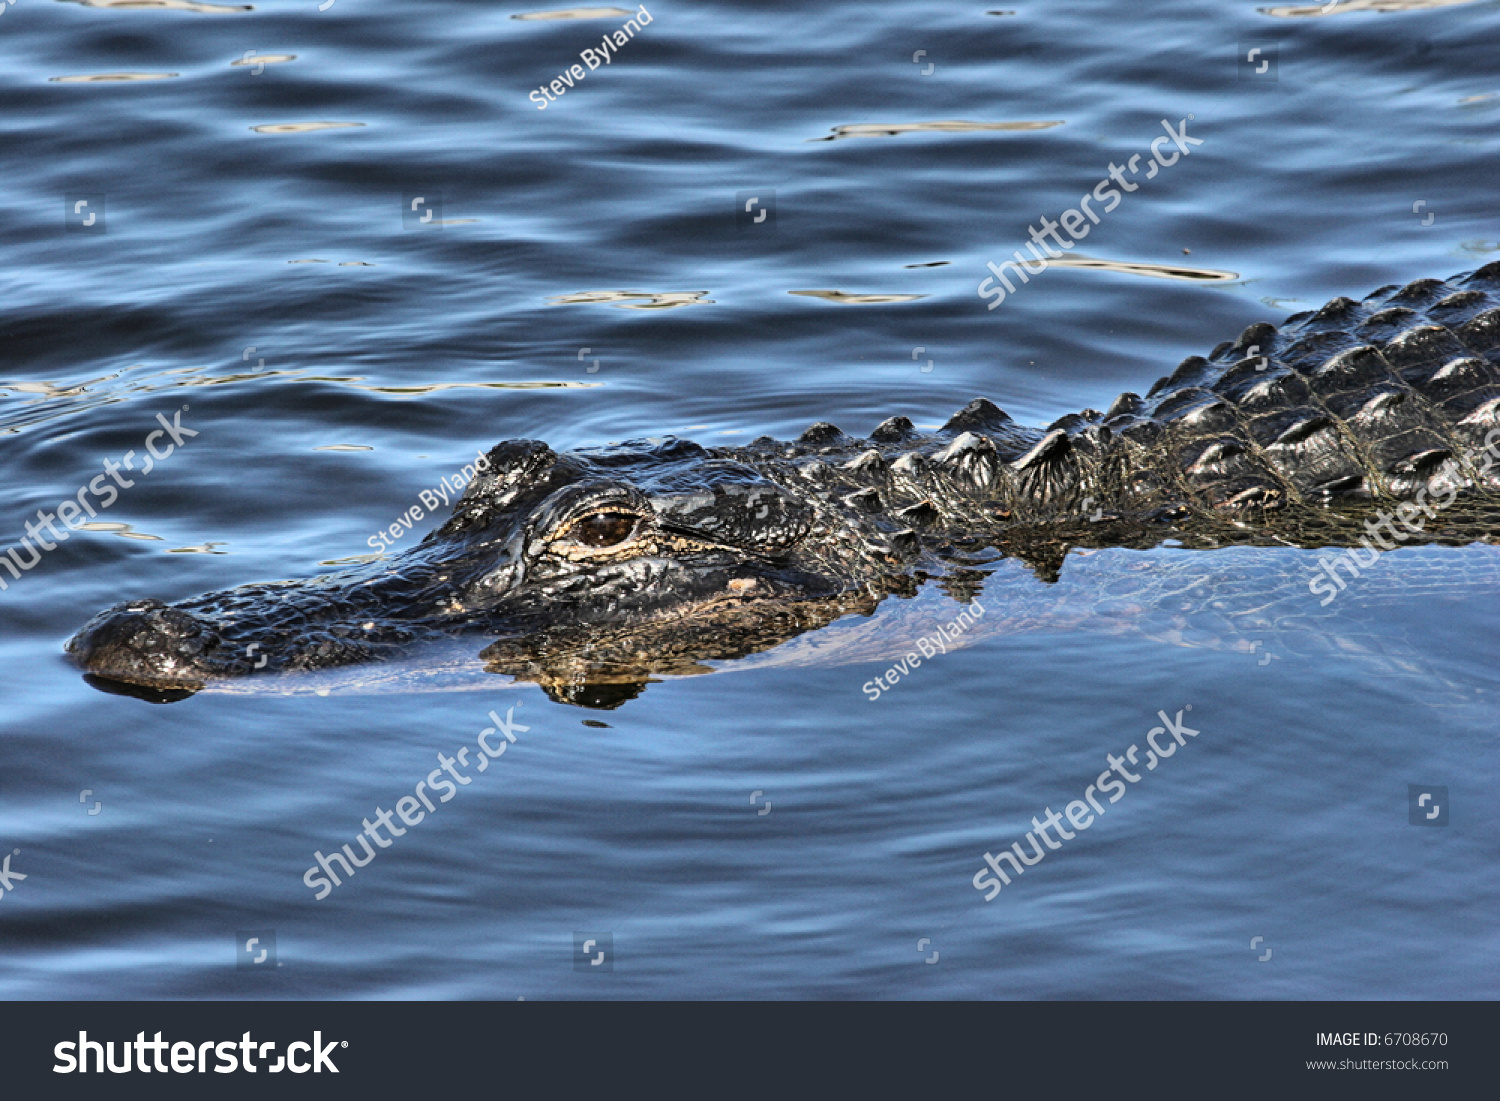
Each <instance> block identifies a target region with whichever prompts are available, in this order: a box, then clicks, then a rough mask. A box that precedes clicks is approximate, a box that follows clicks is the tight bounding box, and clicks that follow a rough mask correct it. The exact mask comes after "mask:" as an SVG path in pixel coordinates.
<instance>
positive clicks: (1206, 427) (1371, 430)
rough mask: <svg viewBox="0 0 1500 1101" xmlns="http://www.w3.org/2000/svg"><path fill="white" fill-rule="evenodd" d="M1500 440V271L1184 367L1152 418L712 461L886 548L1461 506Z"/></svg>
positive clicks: (771, 443)
mask: <svg viewBox="0 0 1500 1101" xmlns="http://www.w3.org/2000/svg"><path fill="white" fill-rule="evenodd" d="M1496 427H1500V262H1496V263H1492V264H1489V265H1487V266H1486V267H1484V268H1481V269H1479V270H1478V271H1475V272H1471V273H1464V274H1461V275H1458V276H1455V277H1453V278H1452V279H1448V280H1438V279H1419V280H1416V281H1415V282H1412V283H1409V284H1407V285H1405V286H1401V287H1398V286H1394V285H1392V286H1387V287H1382V288H1380V289H1379V290H1376V291H1375V292H1373V293H1372V294H1370V295H1368V296H1367V297H1365V298H1364V299H1363V300H1361V301H1355V300H1353V299H1350V298H1342V297H1341V298H1335V299H1333V300H1332V301H1330V302H1328V303H1327V304H1325V305H1324V306H1323V307H1322V308H1320V309H1318V310H1315V311H1306V312H1303V313H1298V314H1294V315H1292V316H1291V317H1289V318H1287V320H1286V321H1285V322H1284V323H1283V324H1282V325H1281V326H1280V327H1277V326H1274V325H1270V324H1267V323H1264V322H1262V323H1257V324H1254V325H1251V326H1249V327H1248V328H1247V329H1245V330H1244V332H1242V333H1241V334H1240V335H1239V336H1238V337H1237V338H1235V339H1234V340H1231V341H1225V342H1223V343H1222V344H1220V345H1219V346H1218V347H1216V348H1214V349H1213V351H1212V352H1211V353H1210V354H1209V355H1208V356H1206V357H1204V356H1196V355H1195V356H1189V357H1188V358H1186V359H1184V360H1183V361H1182V362H1181V363H1180V364H1179V365H1178V366H1177V368H1176V369H1175V370H1174V371H1173V372H1172V373H1171V374H1170V375H1168V376H1165V377H1163V378H1161V379H1159V380H1158V381H1157V382H1156V383H1155V384H1154V385H1153V386H1152V387H1151V388H1150V390H1149V391H1148V392H1147V394H1146V396H1145V397H1144V398H1142V397H1140V396H1139V395H1137V394H1134V393H1130V392H1127V393H1124V394H1121V395H1120V396H1119V397H1118V398H1117V399H1116V400H1115V401H1114V402H1113V403H1112V404H1111V405H1110V407H1109V409H1108V410H1107V411H1105V412H1103V413H1100V412H1098V411H1096V410H1091V409H1086V410H1083V411H1082V412H1079V413H1070V414H1068V415H1066V416H1064V417H1061V418H1059V419H1058V420H1057V421H1054V422H1053V423H1052V424H1051V425H1049V426H1047V427H1046V428H1045V429H1039V428H1032V427H1026V426H1023V425H1019V424H1017V423H1016V422H1015V421H1014V420H1013V419H1012V418H1011V417H1009V416H1008V415H1007V414H1006V413H1005V412H1004V411H1003V410H1001V409H1000V408H998V407H997V406H996V405H994V404H993V403H992V402H990V401H988V400H986V399H984V398H978V399H975V400H974V401H972V402H970V403H969V405H967V406H965V407H964V408H963V409H961V410H959V411H958V412H956V413H955V414H954V415H953V416H952V417H950V418H949V419H948V421H947V422H946V423H945V424H944V425H943V426H942V427H941V428H940V429H938V430H937V431H935V432H924V431H921V430H919V429H917V428H916V427H915V426H914V425H913V423H912V421H911V420H910V419H909V418H907V417H905V416H901V415H896V416H892V417H890V418H889V419H887V420H885V421H884V422H882V423H881V424H880V425H878V426H877V427H876V428H875V429H874V430H872V431H871V432H870V434H869V436H868V437H865V438H859V437H854V436H850V435H848V434H846V433H844V432H843V431H841V430H840V429H838V428H836V427H835V426H833V425H831V424H827V423H821V422H820V423H818V424H814V425H812V426H810V427H809V428H808V429H807V430H806V431H805V432H804V433H803V434H802V435H801V436H800V437H799V438H798V439H797V440H795V441H794V442H791V443H786V442H782V441H777V440H773V439H771V438H769V437H762V438H760V439H758V440H756V441H755V442H754V443H752V444H751V445H750V446H749V447H745V448H727V449H717V450H716V451H715V454H719V455H723V456H725V457H730V458H735V459H738V460H740V461H745V462H749V463H751V464H752V465H756V466H759V467H761V468H763V469H765V470H766V471H767V473H769V474H770V475H771V476H772V477H777V478H789V479H792V481H794V482H795V483H797V484H800V485H802V486H803V487H808V488H811V489H812V490H813V491H814V494H815V495H816V496H818V497H819V498H820V499H822V500H824V501H825V502H826V503H827V504H828V506H829V507H830V508H834V509H836V510H839V511H842V512H843V513H844V514H845V515H846V516H849V517H860V518H862V520H861V521H860V522H862V523H864V524H866V525H869V526H873V527H875V528H878V529H879V530H881V531H882V532H885V533H887V534H890V533H902V532H908V531H915V532H918V533H923V534H930V533H934V532H941V531H942V530H944V529H946V530H948V531H950V532H956V531H962V530H966V529H979V530H986V529H993V528H995V527H996V526H997V525H1002V526H1003V525H1016V524H1032V525H1045V524H1049V523H1053V522H1056V521H1060V520H1063V519H1076V518H1077V517H1078V516H1079V515H1080V514H1083V513H1099V512H1101V511H1109V512H1118V513H1120V514H1124V515H1130V516H1135V517H1141V518H1148V517H1152V516H1157V515H1164V514H1171V515H1173V516H1177V517H1180V516H1185V515H1194V514H1196V515H1200V516H1205V517H1213V518H1215V519H1222V520H1226V521H1230V520H1232V519H1233V518H1234V517H1236V516H1239V515H1241V514H1246V513H1254V514H1256V515H1265V514H1266V512H1267V510H1279V509H1285V508H1296V507H1301V508H1304V509H1305V508H1308V507H1318V506H1323V505H1326V504H1329V503H1332V502H1335V501H1337V500H1340V499H1351V500H1372V499H1373V500H1386V499H1409V498H1411V497H1412V496H1413V494H1415V493H1416V492H1417V490H1418V489H1420V488H1423V487H1429V488H1433V489H1438V488H1440V486H1439V485H1438V482H1439V481H1441V479H1442V478H1443V477H1444V475H1443V470H1444V469H1445V467H1444V464H1445V462H1446V460H1448V459H1450V458H1452V459H1455V460H1456V461H1457V462H1458V463H1459V468H1460V470H1461V472H1462V477H1461V479H1460V484H1461V485H1463V486H1475V485H1481V486H1485V487H1490V488H1493V487H1496V486H1500V471H1497V472H1495V473H1491V474H1488V475H1485V474H1482V473H1481V471H1480V470H1479V468H1478V466H1477V464H1476V462H1475V457H1476V455H1477V454H1478V453H1479V452H1480V451H1481V450H1482V449H1483V447H1484V441H1485V437H1486V434H1487V433H1488V432H1489V431H1490V430H1491V429H1493V428H1496Z"/></svg>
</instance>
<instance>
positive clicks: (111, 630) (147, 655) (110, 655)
mask: <svg viewBox="0 0 1500 1101" xmlns="http://www.w3.org/2000/svg"><path fill="white" fill-rule="evenodd" d="M219 642H220V639H219V636H218V634H217V633H216V632H215V631H214V629H213V628H212V627H210V626H209V625H208V624H206V623H204V622H202V621H201V620H198V619H196V618H195V617H193V616H192V615H190V614H188V613H187V612H184V611H182V610H181V609H180V608H173V607H171V606H170V605H167V604H163V603H162V602H161V601H159V600H134V601H131V602H130V603H128V604H118V605H116V606H115V607H113V608H110V609H108V610H106V611H103V612H100V613H99V614H98V615H96V616H95V617H94V618H93V619H91V620H89V622H88V623H86V624H85V625H84V626H83V629H82V630H80V631H79V632H78V633H77V634H76V635H74V636H73V637H72V638H71V639H69V640H68V643H67V646H66V647H65V649H66V651H67V653H68V655H69V656H70V657H71V658H72V659H73V661H74V662H75V663H76V664H77V665H78V666H79V667H80V668H81V669H83V671H84V672H86V673H92V674H94V675H95V676H99V677H104V678H106V679H108V680H115V681H123V682H125V683H127V684H137V685H144V686H147V687H151V688H188V689H196V688H202V687H203V685H204V684H205V682H206V681H207V680H208V678H209V677H210V675H211V674H212V671H213V662H212V661H211V655H212V654H213V652H214V651H215V650H216V649H217V648H218V646H219Z"/></svg>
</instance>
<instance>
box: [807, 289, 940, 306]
mask: <svg viewBox="0 0 1500 1101" xmlns="http://www.w3.org/2000/svg"><path fill="white" fill-rule="evenodd" d="M786 293H787V294H800V295H802V296H803V297H805V298H822V299H826V300H827V301H829V302H841V303H843V304H844V305H846V306H877V305H880V304H881V303H884V302H915V301H916V300H917V299H919V298H926V297H927V296H926V295H925V294H849V293H848V292H847V291H787V292H786Z"/></svg>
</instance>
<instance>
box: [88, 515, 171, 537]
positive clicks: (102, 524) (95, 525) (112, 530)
mask: <svg viewBox="0 0 1500 1101" xmlns="http://www.w3.org/2000/svg"><path fill="white" fill-rule="evenodd" d="M78 530H79V531H103V532H108V533H109V534H110V535H118V536H119V537H120V538H121V539H150V540H153V541H155V542H157V543H160V542H162V541H163V540H162V537H161V536H160V535H147V534H146V533H145V532H143V531H136V530H135V529H134V528H132V527H131V526H130V525H129V524H120V523H116V522H115V521H113V520H90V521H89V522H88V523H86V524H79V525H78Z"/></svg>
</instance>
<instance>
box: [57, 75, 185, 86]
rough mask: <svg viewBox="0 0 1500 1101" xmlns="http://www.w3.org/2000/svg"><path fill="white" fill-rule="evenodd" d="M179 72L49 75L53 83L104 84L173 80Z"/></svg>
mask: <svg viewBox="0 0 1500 1101" xmlns="http://www.w3.org/2000/svg"><path fill="white" fill-rule="evenodd" d="M179 75H180V74H178V73H87V74H84V75H81V76H49V77H48V78H47V80H48V82H49V83H52V84H104V83H108V82H111V81H121V80H171V79H172V78H173V77H175V76H179Z"/></svg>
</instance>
